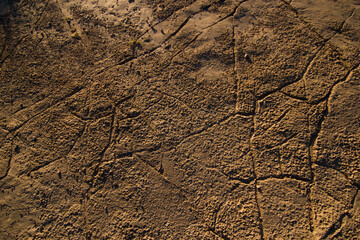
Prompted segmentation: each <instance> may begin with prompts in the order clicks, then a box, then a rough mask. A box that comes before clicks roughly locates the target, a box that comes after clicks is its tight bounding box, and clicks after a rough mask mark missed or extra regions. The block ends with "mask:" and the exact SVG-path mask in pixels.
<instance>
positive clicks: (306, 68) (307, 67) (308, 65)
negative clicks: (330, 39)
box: [255, 43, 325, 101]
mask: <svg viewBox="0 0 360 240" xmlns="http://www.w3.org/2000/svg"><path fill="white" fill-rule="evenodd" d="M324 47H325V43H324V44H322V45H321V46H320V47H319V48H318V49H317V50H316V52H315V53H314V54H313V55H312V56H311V57H310V59H309V62H308V63H307V64H306V66H305V68H304V71H303V72H302V74H301V75H300V76H299V77H298V78H297V79H296V80H295V81H293V82H291V83H287V84H284V85H280V86H279V87H277V88H275V89H273V90H271V91H269V92H267V93H264V94H261V95H260V96H256V95H255V97H256V99H257V100H259V101H260V100H263V99H264V98H266V97H268V96H270V95H271V94H274V93H276V92H281V93H283V92H282V89H284V88H285V87H288V86H290V85H292V84H294V83H297V82H299V81H301V80H304V81H305V79H304V77H305V76H306V75H307V73H308V72H309V71H310V69H311V67H312V65H313V64H314V62H315V60H316V59H317V56H318V54H319V53H320V51H321V50H322V49H323V48H324ZM283 94H284V93H283ZM300 99H301V97H300ZM301 100H302V99H301Z"/></svg>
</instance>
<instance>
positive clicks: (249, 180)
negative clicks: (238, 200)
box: [206, 167, 255, 184]
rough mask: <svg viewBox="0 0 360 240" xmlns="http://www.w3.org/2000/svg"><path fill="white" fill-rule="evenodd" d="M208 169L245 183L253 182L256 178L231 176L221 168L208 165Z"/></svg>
mask: <svg viewBox="0 0 360 240" xmlns="http://www.w3.org/2000/svg"><path fill="white" fill-rule="evenodd" d="M206 169H208V170H213V171H215V172H217V173H219V174H221V175H222V176H224V177H226V178H227V179H228V180H231V181H238V182H241V183H243V184H251V183H252V182H253V181H254V180H255V179H254V178H253V177H249V178H239V177H231V176H229V175H228V174H226V173H224V172H223V171H221V170H219V169H217V168H212V167H206Z"/></svg>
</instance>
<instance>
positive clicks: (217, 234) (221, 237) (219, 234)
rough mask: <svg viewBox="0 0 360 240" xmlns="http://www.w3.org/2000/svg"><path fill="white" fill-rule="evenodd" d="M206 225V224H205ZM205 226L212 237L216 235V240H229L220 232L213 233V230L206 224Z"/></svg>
mask: <svg viewBox="0 0 360 240" xmlns="http://www.w3.org/2000/svg"><path fill="white" fill-rule="evenodd" d="M205 224H206V223H205ZM206 226H207V227H208V230H209V231H210V232H212V233H213V234H214V235H216V236H217V237H218V238H220V239H222V240H230V238H228V237H227V236H225V235H224V234H223V233H222V232H220V233H218V232H215V230H214V229H213V228H211V227H210V226H208V225H207V224H206Z"/></svg>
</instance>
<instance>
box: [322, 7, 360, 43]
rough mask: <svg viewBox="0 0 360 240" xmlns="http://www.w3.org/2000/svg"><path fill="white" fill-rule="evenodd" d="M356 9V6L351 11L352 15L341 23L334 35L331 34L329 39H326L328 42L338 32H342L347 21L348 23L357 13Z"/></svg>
mask: <svg viewBox="0 0 360 240" xmlns="http://www.w3.org/2000/svg"><path fill="white" fill-rule="evenodd" d="M355 10H356V8H354V9H353V10H352V11H351V13H350V15H349V16H348V17H347V18H346V19H345V20H344V21H343V22H342V23H341V24H340V26H339V27H338V28H337V29H336V30H335V33H334V34H333V35H332V36H330V37H329V38H328V39H326V41H327V42H328V41H330V40H331V39H333V38H334V37H335V36H336V35H337V34H341V33H342V30H343V29H344V26H345V23H346V22H347V21H348V20H349V19H350V18H352V17H353V15H354V13H355Z"/></svg>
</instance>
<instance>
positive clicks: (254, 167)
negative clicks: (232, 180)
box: [248, 101, 264, 240]
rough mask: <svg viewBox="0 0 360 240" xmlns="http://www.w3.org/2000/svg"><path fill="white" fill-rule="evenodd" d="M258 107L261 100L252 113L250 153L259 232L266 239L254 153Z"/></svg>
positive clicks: (262, 239) (261, 237)
mask: <svg viewBox="0 0 360 240" xmlns="http://www.w3.org/2000/svg"><path fill="white" fill-rule="evenodd" d="M258 108H259V102H258V101H256V103H255V109H254V115H252V117H251V118H252V126H253V127H252V131H251V133H250V136H249V143H248V144H249V148H250V153H251V158H252V169H253V175H254V183H255V184H254V185H255V189H254V194H255V196H254V197H255V202H256V209H257V212H258V217H257V220H258V221H259V232H260V239H261V240H264V225H263V218H262V213H261V208H260V202H259V196H258V187H259V185H258V176H257V173H256V159H255V156H256V154H255V153H254V151H255V149H256V147H255V146H254V144H253V139H254V136H255V121H256V113H257V112H258Z"/></svg>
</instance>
